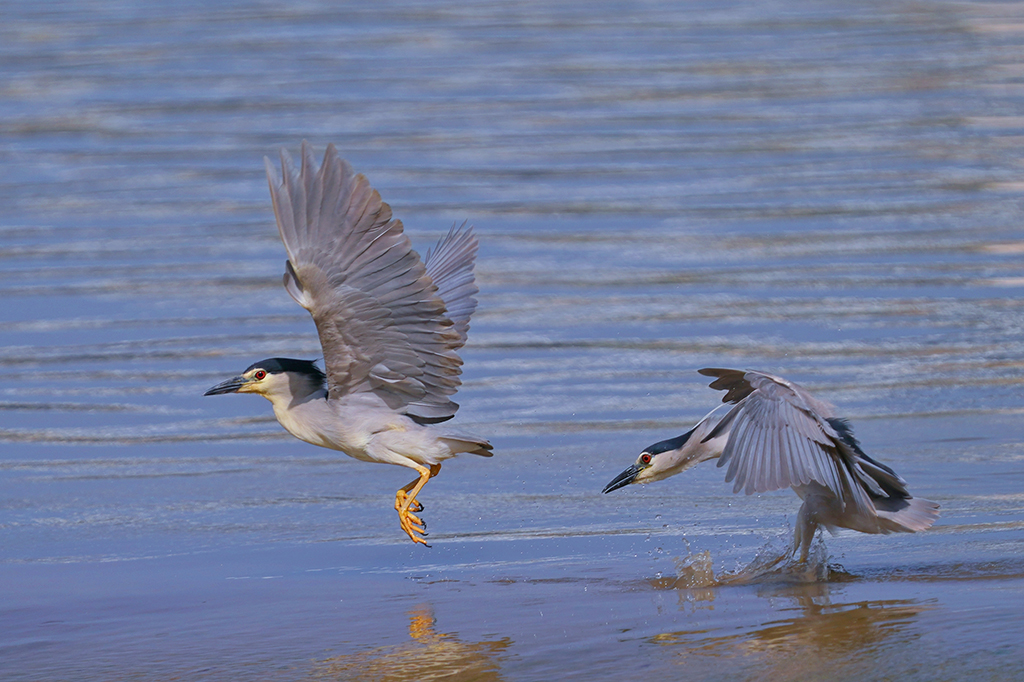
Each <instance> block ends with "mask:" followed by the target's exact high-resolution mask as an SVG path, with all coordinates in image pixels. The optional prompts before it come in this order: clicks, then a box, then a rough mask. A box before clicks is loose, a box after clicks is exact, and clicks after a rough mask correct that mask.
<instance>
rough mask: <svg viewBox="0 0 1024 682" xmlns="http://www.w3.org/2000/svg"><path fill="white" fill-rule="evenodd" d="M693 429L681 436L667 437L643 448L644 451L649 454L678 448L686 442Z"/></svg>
mask: <svg viewBox="0 0 1024 682" xmlns="http://www.w3.org/2000/svg"><path fill="white" fill-rule="evenodd" d="M693 431H694V429H690V430H689V431H687V432H686V433H684V434H683V435H681V436H676V437H675V438H669V439H668V440H663V441H660V442H658V443H655V444H654V445H651V446H650V447H647V448H644V452H646V453H648V454H651V455H660V454H661V453H663V452H668V451H669V450H678V449H679V448H681V447H683V446H684V445H685V444H686V441H688V440H690V436H692V435H693Z"/></svg>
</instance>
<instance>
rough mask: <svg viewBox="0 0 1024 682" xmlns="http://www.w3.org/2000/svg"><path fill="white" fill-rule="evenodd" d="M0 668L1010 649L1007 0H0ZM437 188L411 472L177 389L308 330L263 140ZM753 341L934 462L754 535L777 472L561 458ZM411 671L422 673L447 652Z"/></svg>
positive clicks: (662, 421) (963, 675)
mask: <svg viewBox="0 0 1024 682" xmlns="http://www.w3.org/2000/svg"><path fill="white" fill-rule="evenodd" d="M0 12H2V16H3V21H2V22H0V69H2V73H3V78H2V79H0V141H2V144H0V164H2V165H0V167H2V169H3V172H2V173H0V198H2V210H0V301H2V303H0V442H2V443H3V445H2V450H0V453H2V454H0V678H3V679H4V680H5V681H6V680H76V681H78V680H122V679H132V680H143V679H145V680H148V679H160V680H165V679H172V678H177V679H209V680H248V679H252V680H292V679H300V680H302V679H316V680H319V679H328V680H330V679H340V680H348V679H359V680H382V679H383V680H413V679H416V680H430V679H440V678H442V677H443V678H444V679H463V680H468V679H473V680H555V679H586V680H588V682H591V681H595V680H623V679H647V680H654V679H693V680H737V679H739V680H822V679H832V680H872V679H876V680H883V679H885V680H895V679H899V680H901V681H907V680H922V681H932V680H961V679H973V680H1007V679H1017V678H1021V677H1024V663H1022V661H1024V638H1022V637H1021V634H1020V632H1021V626H1020V606H1021V604H1022V603H1024V556H1022V549H1024V474H1022V472H1024V426H1022V420H1021V415H1022V413H1024V391H1022V384H1024V305H1022V303H1021V294H1022V290H1024V268H1022V267H1021V258H1022V255H1024V234H1022V231H1021V224H1022V220H1024V212H1022V198H1024V163H1022V160H1021V159H1022V157H1021V146H1022V145H1021V140H1022V139H1024V88H1022V86H1024V62H1022V58H1021V55H1022V54H1024V23H1022V21H1021V17H1024V5H1022V4H1021V3H1016V2H1007V3H998V4H995V3H993V4H988V3H974V2H928V3H916V2H895V3H891V2H885V3H883V2H863V3H839V2H809V1H808V2H803V1H801V0H779V1H778V2H767V3H753V2H751V3H743V2H738V3H721V2H708V3H700V2H693V3H675V2H659V1H657V0H655V1H653V2H646V3H611V2H600V1H599V2H593V3H585V4H582V3H572V2H564V3H559V2H543V3H541V2H525V3H507V2H504V3H499V2H470V3H462V4H448V3H445V2H444V1H443V0H441V1H431V2H395V3H365V4H359V3H333V2H316V1H312V2H304V3H244V2H237V3H232V2H218V1H217V0H214V1H213V2H204V3H161V2H153V1H151V0H140V1H139V2H134V3H120V2H110V3H98V2H65V3H59V4H54V3H38V2H27V1H25V2H6V3H2V4H0ZM302 139H308V140H309V141H310V142H311V143H312V144H313V145H314V146H315V147H316V148H317V149H318V150H322V149H323V147H324V146H325V145H326V144H327V143H328V142H334V143H336V144H337V145H338V148H339V149H340V150H341V152H342V154H343V155H344V156H346V157H347V158H348V159H350V160H351V162H352V163H353V165H354V166H355V167H356V168H357V169H358V170H360V171H362V172H364V173H366V174H367V176H368V177H369V178H370V181H371V182H372V183H373V184H374V185H375V186H376V187H377V188H378V189H379V190H380V191H381V193H382V194H383V196H384V198H385V200H387V201H388V202H390V203H391V204H392V206H393V208H394V210H395V214H396V215H397V216H398V217H400V218H402V220H403V221H404V222H405V225H406V228H407V230H408V231H409V233H410V234H411V235H412V237H413V240H414V242H415V243H416V244H417V245H419V246H421V247H426V246H427V245H429V244H430V243H432V242H433V241H434V240H436V239H437V238H438V237H439V236H440V235H441V234H442V233H443V232H444V231H445V230H447V229H448V227H449V226H450V225H451V224H452V223H453V222H456V221H457V222H462V221H463V220H469V221H470V222H472V223H473V224H474V225H475V226H476V229H477V231H478V234H479V236H480V240H481V251H480V257H479V261H478V266H477V273H478V279H479V282H480V286H481V294H480V297H479V298H480V309H479V311H478V313H477V314H476V316H475V317H474V318H473V326H472V330H471V333H470V341H469V345H468V346H467V348H466V350H465V352H464V354H463V356H464V359H465V361H466V362H465V367H464V370H465V373H464V375H463V378H464V380H465V383H464V386H463V390H462V391H461V392H460V393H459V401H460V403H461V404H462V409H461V411H460V412H459V416H458V418H457V421H458V423H459V424H461V425H462V426H463V427H465V428H466V429H467V430H470V431H472V432H476V433H480V434H482V435H486V436H487V437H489V438H491V439H492V441H493V443H494V445H495V448H496V454H495V456H494V457H493V458H492V459H490V460H485V459H482V458H475V457H463V458H460V459H457V460H454V461H451V462H448V463H446V464H445V468H444V471H443V472H442V473H441V475H440V476H439V477H438V478H437V479H435V480H433V481H431V483H430V484H429V485H428V486H427V487H426V488H425V490H424V492H423V493H422V495H421V499H422V501H423V502H424V503H425V505H426V511H425V512H424V517H425V518H426V519H427V521H428V523H429V527H430V530H431V541H432V544H433V548H432V549H425V548H423V547H417V546H414V545H413V544H412V543H411V542H409V541H408V539H407V538H406V537H405V535H404V534H403V533H402V532H401V531H400V530H399V528H398V523H397V519H396V518H395V513H394V511H393V509H392V508H391V505H392V501H393V499H394V497H393V496H394V491H395V490H396V489H397V488H398V487H399V486H401V485H403V484H405V483H406V482H407V481H408V480H409V479H410V478H411V476H410V475H409V474H408V473H407V472H406V471H404V470H401V469H398V468H395V467H387V466H382V465H370V464H364V463H361V462H356V461H354V460H351V459H349V458H347V457H345V456H344V455H342V454H340V453H336V452H332V451H328V450H322V449H319V448H315V447H313V446H309V445H306V444H304V443H301V442H299V441H296V440H295V439H293V438H291V437H290V436H288V435H287V434H286V433H284V431H283V430H282V429H281V428H280V427H279V426H278V425H277V423H276V422H275V421H274V420H273V417H272V414H271V411H270V407H269V405H268V404H267V403H266V402H265V401H263V400H261V399H259V398H256V397H250V396H246V397H240V396H228V397H211V398H204V397H202V393H203V391H204V390H205V389H206V388H208V387H209V386H212V385H213V384H215V383H217V382H219V381H220V380H222V379H225V378H227V377H229V376H231V375H233V374H235V373H237V372H238V371H239V370H241V369H243V368H245V367H246V366H248V365H249V364H250V363H251V362H253V361H255V360H258V359H260V358H264V357H268V356H291V357H306V358H313V357H317V356H318V354H319V348H318V345H317V339H316V335H315V332H314V329H313V325H312V322H311V320H310V319H309V317H308V315H307V314H306V313H305V312H304V311H303V310H301V309H299V308H298V307H297V306H295V305H294V303H293V302H292V301H291V299H290V298H289V297H288V296H287V294H286V293H285V292H284V290H283V288H282V287H281V273H282V270H283V265H284V259H285V255H284V250H283V248H282V246H281V244H280V241H279V239H278V237H277V234H276V229H275V227H274V224H273V216H272V211H271V208H270V201H269V197H268V193H267V186H266V180H265V177H264V172H263V161H262V160H263V157H264V155H270V156H272V157H273V156H274V155H275V154H276V150H277V149H278V148H280V147H281V146H286V147H288V148H289V149H291V150H293V152H294V151H295V150H296V149H297V148H298V145H299V143H300V141H301V140H302ZM705 366H720V367H731V366H738V367H752V368H757V369H763V370H768V371H771V372H774V373H778V374H781V375H783V376H785V377H787V378H790V379H792V380H795V381H798V382H800V383H802V384H803V385H805V386H806V387H807V388H809V389H810V390H812V391H814V392H816V393H817V394H819V395H820V396H822V397H824V398H827V399H828V400H830V401H831V402H833V403H835V404H836V405H837V406H838V408H839V411H840V413H841V414H843V415H844V416H846V417H849V418H850V419H851V421H852V423H853V424H854V426H855V428H856V430H857V435H858V437H859V438H860V440H861V442H862V444H863V445H864V447H865V449H866V451H867V452H868V453H869V454H871V455H872V456H874V457H876V458H878V459H879V460H881V461H883V462H886V463H888V464H890V465H891V466H893V467H894V468H895V469H896V470H897V471H898V472H899V473H900V474H902V475H903V476H904V477H905V478H906V479H907V480H908V481H909V483H910V488H911V491H912V492H914V493H915V494H917V495H919V496H922V497H927V498H929V499H934V500H936V501H937V502H939V503H940V504H941V505H942V517H941V518H940V520H939V522H938V524H937V525H936V526H935V527H934V528H933V529H932V530H931V531H929V532H927V533H922V534H914V535H897V536H887V537H881V536H865V535H859V534H855V533H848V532H843V533H840V534H839V535H838V536H835V537H832V536H827V535H826V536H825V537H824V538H823V539H822V540H821V541H820V544H817V545H816V546H815V553H814V559H813V562H812V566H811V569H812V570H809V571H803V572H801V571H800V570H795V569H793V568H792V567H790V568H787V567H786V566H785V565H782V564H778V563H773V562H774V561H775V560H776V559H778V558H779V557H780V556H781V554H782V552H783V551H784V549H785V547H786V545H787V543H788V542H789V539H790V534H791V527H792V524H793V522H794V520H795V513H796V509H797V507H798V500H797V499H796V497H795V496H794V495H792V494H791V493H789V492H781V493H777V494H767V495H756V496H752V497H743V496H737V495H733V494H732V493H731V486H729V485H727V484H725V483H724V482H723V474H722V471H721V470H720V469H716V468H715V467H714V465H713V464H711V463H708V464H705V465H702V466H701V467H699V468H697V469H695V470H693V471H691V472H687V473H686V474H685V475H681V476H678V477H676V478H672V479H669V480H667V481H663V482H660V483H656V484H652V485H650V486H643V487H641V486H633V487H630V488H626V489H623V490H619V491H616V492H614V493H612V494H609V495H602V494H601V493H600V490H601V489H602V487H603V486H604V484H606V483H607V482H608V481H609V480H610V479H611V478H612V477H613V476H614V475H615V474H617V473H618V472H619V471H621V470H622V469H623V468H624V467H625V466H627V465H628V464H630V463H632V461H633V460H634V458H635V457H636V455H637V453H638V452H639V451H640V449H641V448H643V447H644V446H646V445H649V444H650V443H653V442H655V441H657V440H661V439H664V438H668V437H671V436H675V435H678V434H679V433H681V432H682V431H684V430H685V429H686V428H688V426H689V425H691V424H692V423H693V422H694V420H696V419H697V418H699V417H700V416H701V415H703V414H704V413H705V412H706V411H707V410H708V409H710V408H711V407H712V406H713V405H714V404H715V403H716V401H717V400H718V398H719V396H718V395H716V394H715V393H714V392H712V391H711V390H709V389H708V388H707V386H706V383H705V381H704V378H703V377H700V376H698V375H697V374H696V372H695V371H694V370H696V369H697V368H699V367H705ZM445 676H448V677H445Z"/></svg>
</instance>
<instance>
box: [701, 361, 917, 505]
mask: <svg viewBox="0 0 1024 682" xmlns="http://www.w3.org/2000/svg"><path fill="white" fill-rule="evenodd" d="M698 371H699V372H700V373H701V374H703V375H705V376H711V377H717V378H716V379H715V381H713V382H712V383H711V388H714V389H721V390H725V391H726V394H725V396H724V398H723V400H722V401H723V402H726V403H732V404H734V407H733V408H732V410H731V411H730V412H729V414H727V415H726V416H725V417H724V418H723V419H722V421H721V422H720V423H719V424H718V425H717V426H716V427H715V429H714V430H713V431H712V432H711V433H710V434H709V435H708V437H707V438H706V439H705V440H707V439H710V438H714V437H715V436H718V435H720V434H722V433H725V432H726V431H728V433H729V437H728V441H727V443H726V446H725V449H724V450H723V452H722V455H721V457H719V460H718V466H726V465H728V467H729V468H728V470H727V471H726V475H725V480H726V481H727V482H728V481H735V483H734V485H733V491H734V492H739V491H740V490H744V491H745V492H746V494H748V495H749V494H751V493H754V492H766V491H769V490H778V489H780V488H788V487H790V486H801V485H808V484H810V483H818V484H820V485H822V486H824V487H826V488H828V489H829V490H830V491H832V493H834V494H835V495H836V497H837V498H838V499H839V501H840V503H841V504H842V505H843V506H846V505H849V504H852V505H853V506H854V507H856V508H860V509H863V510H869V509H872V502H871V498H888V497H892V498H896V499H900V498H905V497H909V493H908V492H907V489H906V483H905V482H904V481H903V479H902V478H900V477H899V476H898V475H897V474H896V473H895V472H894V471H893V470H892V469H890V468H889V467H887V466H885V465H884V464H880V463H878V462H876V461H875V460H873V459H871V458H870V457H868V456H867V455H866V454H864V452H863V451H862V450H861V449H860V444H859V443H857V440H856V439H855V438H854V437H853V432H852V430H851V429H850V427H849V425H848V424H847V423H846V422H845V421H843V420H841V419H839V418H837V417H835V412H834V409H833V407H832V406H831V405H829V404H828V403H826V402H823V401H821V400H818V399H816V398H815V397H814V396H812V395H811V394H810V393H808V392H807V391H806V390H804V389H803V388H802V387H800V386H798V385H797V384H794V383H792V382H789V381H786V380H785V379H782V378H780V377H775V376H772V375H770V374H764V373H762V372H753V371H741V370H735V369H711V368H708V369H701V370H698ZM858 484H859V485H858Z"/></svg>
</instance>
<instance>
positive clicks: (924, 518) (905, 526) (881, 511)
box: [873, 497, 939, 533]
mask: <svg viewBox="0 0 1024 682" xmlns="http://www.w3.org/2000/svg"><path fill="white" fill-rule="evenodd" d="M873 501H874V503H875V510H876V512H877V514H878V522H879V526H880V527H881V528H883V529H884V530H883V532H889V533H913V532H916V531H921V530H926V529H928V528H930V527H931V525H932V524H933V523H935V520H936V519H937V518H939V505H938V503H936V502H932V501H931V500H926V499H924V498H922V497H910V498H906V499H902V500H895V499H875V500H873Z"/></svg>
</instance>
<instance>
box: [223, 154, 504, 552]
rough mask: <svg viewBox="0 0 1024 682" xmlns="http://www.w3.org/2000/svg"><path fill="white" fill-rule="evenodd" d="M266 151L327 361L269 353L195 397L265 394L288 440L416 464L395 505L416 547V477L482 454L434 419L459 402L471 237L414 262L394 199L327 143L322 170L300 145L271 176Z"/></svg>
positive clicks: (289, 269)
mask: <svg viewBox="0 0 1024 682" xmlns="http://www.w3.org/2000/svg"><path fill="white" fill-rule="evenodd" d="M264 161H265V163H266V168H267V179H268V181H269V183H270V196H271V198H272V200H273V203H274V215H275V216H276V218H277V228H278V230H279V231H280V233H281V239H282V241H283V242H284V246H285V250H286V251H287V252H288V260H287V262H286V263H285V273H284V287H285V289H286V290H287V291H288V293H289V294H290V295H291V297H292V298H293V299H295V301H296V303H298V304H299V305H301V306H302V307H303V308H305V309H306V310H308V311H309V313H310V315H312V316H313V322H314V323H315V324H316V329H317V333H318V334H319V336H320V345H321V347H322V349H323V360H324V367H325V369H326V371H321V370H320V368H318V367H317V366H316V365H315V364H313V362H311V361H308V360H293V359H289V358H269V359H267V360H261V361H260V362H256V363H254V364H252V365H251V366H249V368H248V369H246V370H245V371H244V372H242V373H241V374H240V375H239V376H236V377H232V378H231V379H228V380H227V381H224V382H222V383H219V384H217V385H216V386H214V387H213V388H211V389H210V390H208V391H207V392H206V394H205V395H218V394H221V393H256V394H258V395H262V396H263V397H264V398H266V399H267V400H269V401H270V402H271V404H272V405H273V406H274V415H275V416H276V417H277V421H279V422H280V423H281V425H282V426H283V427H284V428H285V429H287V430H288V432H289V433H291V434H292V435H293V436H295V437H296V438H299V439H301V440H304V441H306V442H307V443H312V444H313V445H319V446H321V447H325V448H331V449H334V450H341V451H342V452H344V453H345V454H346V455H349V456H350V457H354V458H356V459H359V460H362V461H364V462H384V463H386V464H397V465H399V466H404V467H409V468H410V469H413V470H415V471H416V473H417V477H416V478H415V479H414V480H413V481H411V482H410V483H409V484H408V485H406V486H403V487H402V488H400V489H399V490H398V492H397V493H395V510H396V511H397V512H398V519H399V523H400V524H401V526H402V530H404V531H405V532H406V534H408V536H409V537H410V538H411V539H412V540H413V542H417V543H421V544H424V545H426V544H427V542H426V540H425V539H424V538H423V536H425V535H426V534H427V533H426V524H425V523H424V521H423V520H422V519H420V518H419V517H418V516H416V513H417V512H421V511H422V510H423V505H422V504H420V502H418V501H417V499H416V496H417V495H418V494H419V493H420V491H421V490H422V489H423V486H424V485H425V484H426V482H427V481H428V480H430V479H431V478H432V477H434V476H436V475H437V474H438V472H439V471H440V470H441V462H442V461H443V460H446V459H448V458H450V457H453V456H455V455H456V454H458V453H463V452H467V453H472V454H474V455H482V456H484V457H490V456H491V444H490V443H489V442H487V440H485V439H483V438H479V437H477V436H473V435H469V434H465V433H461V432H459V431H457V430H454V429H451V428H447V427H444V426H439V424H440V423H441V422H445V421H447V420H449V419H451V418H452V417H454V416H455V412H456V410H458V409H459V406H458V405H457V404H456V403H454V402H452V400H451V396H452V395H454V393H455V392H456V391H457V390H458V388H459V385H460V384H461V381H460V379H459V375H460V374H461V372H462V370H461V366H462V360H461V359H460V358H459V356H458V354H457V351H458V350H459V349H460V348H462V346H463V345H465V343H466V335H467V333H468V331H469V318H470V316H471V315H472V314H473V311H474V310H476V305H477V302H476V299H474V298H473V296H474V294H476V293H477V292H478V291H479V289H477V287H476V284H475V283H474V276H473V260H474V258H475V257H476V252H477V239H476V237H475V236H474V235H473V232H472V228H468V229H462V228H456V227H455V226H453V227H452V229H451V230H450V231H449V232H448V233H447V234H446V235H445V236H444V237H442V238H441V240H440V241H439V242H438V243H437V246H436V247H435V248H434V249H433V250H432V251H428V252H427V256H426V258H425V259H424V260H422V261H421V260H420V257H419V255H418V254H417V253H416V252H415V251H413V249H412V245H411V244H410V243H409V238H408V237H407V236H406V235H405V234H404V233H403V231H402V223H401V221H399V220H396V219H392V217H391V207H390V206H388V205H387V204H386V203H384V202H383V201H381V198H380V194H378V193H377V191H376V190H374V189H373V188H372V187H370V183H369V182H368V181H367V180H366V178H365V177H364V176H363V175H362V174H358V175H357V174H355V173H354V172H353V170H352V166H351V165H349V163H348V162H346V161H345V160H344V159H341V158H340V157H339V156H338V152H337V150H336V149H335V148H334V145H329V146H328V147H327V152H326V153H325V155H324V160H323V163H322V164H321V165H320V167H319V169H318V168H317V166H316V160H315V159H314V158H313V152H312V150H311V149H310V147H309V146H308V145H307V144H306V143H305V142H303V143H302V164H301V168H300V169H299V170H298V171H297V170H296V169H295V167H294V164H293V163H292V159H291V157H290V156H289V155H288V152H287V151H286V150H282V151H281V171H282V177H280V178H279V177H278V175H277V172H276V170H275V169H274V167H273V165H272V164H271V163H270V160H269V159H264ZM428 546H429V545H428Z"/></svg>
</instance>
